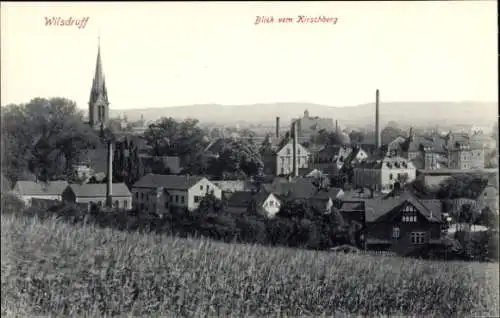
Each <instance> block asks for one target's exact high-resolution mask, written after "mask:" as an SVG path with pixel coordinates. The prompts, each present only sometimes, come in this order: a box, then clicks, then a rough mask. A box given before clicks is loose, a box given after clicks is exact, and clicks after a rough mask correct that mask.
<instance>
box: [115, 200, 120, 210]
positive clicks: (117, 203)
mask: <svg viewBox="0 0 500 318" xmlns="http://www.w3.org/2000/svg"><path fill="white" fill-rule="evenodd" d="M118 207H120V202H118V200H116V201H115V208H118Z"/></svg>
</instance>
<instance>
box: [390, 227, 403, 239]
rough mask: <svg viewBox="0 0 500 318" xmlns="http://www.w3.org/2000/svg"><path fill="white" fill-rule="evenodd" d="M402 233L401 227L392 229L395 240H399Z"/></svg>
mask: <svg viewBox="0 0 500 318" xmlns="http://www.w3.org/2000/svg"><path fill="white" fill-rule="evenodd" d="M400 234H401V233H400V231H399V227H397V226H395V227H393V228H392V238H394V239H398V238H399V236H400Z"/></svg>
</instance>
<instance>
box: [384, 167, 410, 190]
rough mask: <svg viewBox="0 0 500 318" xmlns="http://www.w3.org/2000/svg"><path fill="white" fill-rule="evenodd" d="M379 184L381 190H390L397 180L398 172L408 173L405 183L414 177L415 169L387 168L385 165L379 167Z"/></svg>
mask: <svg viewBox="0 0 500 318" xmlns="http://www.w3.org/2000/svg"><path fill="white" fill-rule="evenodd" d="M380 170H381V172H380V186H381V188H382V192H390V191H391V190H392V189H393V188H394V183H395V182H396V181H398V174H400V175H403V174H405V173H406V174H408V178H407V180H406V182H407V183H409V182H412V181H413V180H415V178H416V174H417V170H416V169H411V168H389V167H387V166H385V165H383V166H382V168H381V169H380ZM391 177H392V178H391Z"/></svg>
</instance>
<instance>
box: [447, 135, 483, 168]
mask: <svg viewBox="0 0 500 318" xmlns="http://www.w3.org/2000/svg"><path fill="white" fill-rule="evenodd" d="M448 151H449V155H448V167H449V168H451V169H462V170H465V169H484V149H483V148H482V147H481V146H480V145H478V144H475V143H471V142H470V140H467V139H460V140H455V139H454V137H453V136H449V140H448Z"/></svg>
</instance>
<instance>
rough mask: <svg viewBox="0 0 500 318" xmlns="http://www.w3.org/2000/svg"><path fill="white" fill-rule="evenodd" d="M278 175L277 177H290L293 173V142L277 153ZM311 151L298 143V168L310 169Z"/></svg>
mask: <svg viewBox="0 0 500 318" xmlns="http://www.w3.org/2000/svg"><path fill="white" fill-rule="evenodd" d="M275 158H276V161H275V164H276V174H277V175H281V176H283V175H289V174H291V173H292V172H293V145H292V141H290V142H288V143H287V144H285V145H284V146H283V147H282V148H281V149H279V150H278V151H277V152H276V156H275ZM309 158H310V154H309V151H308V150H307V149H306V148H305V147H304V146H302V145H301V144H299V143H297V167H298V168H299V169H300V168H307V167H309Z"/></svg>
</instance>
